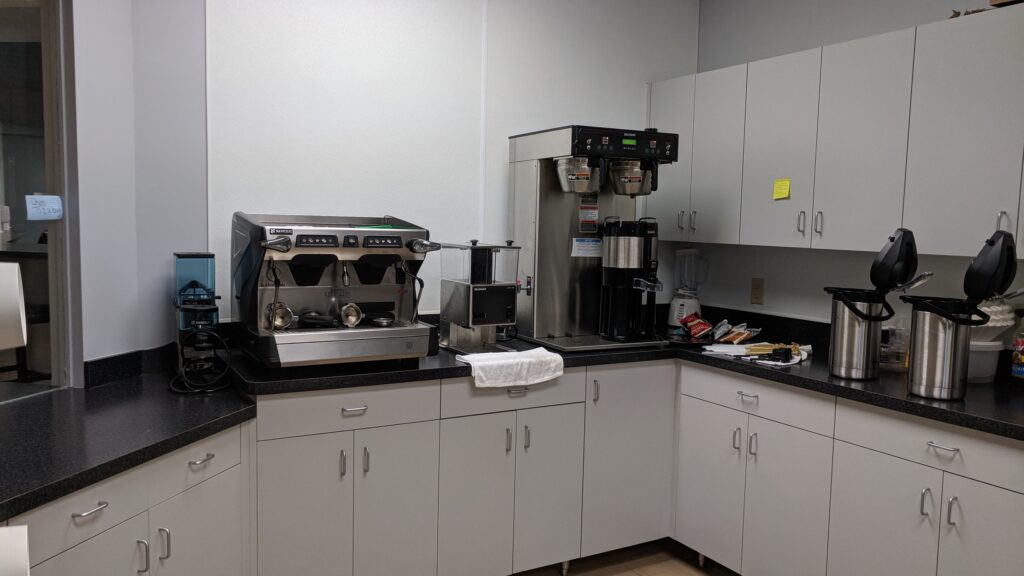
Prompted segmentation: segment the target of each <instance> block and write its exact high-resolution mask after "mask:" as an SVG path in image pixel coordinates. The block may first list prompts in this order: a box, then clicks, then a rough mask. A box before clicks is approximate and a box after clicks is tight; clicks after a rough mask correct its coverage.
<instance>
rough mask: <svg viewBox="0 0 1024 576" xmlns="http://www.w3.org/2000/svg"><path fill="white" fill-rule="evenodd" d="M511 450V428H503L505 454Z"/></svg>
mask: <svg viewBox="0 0 1024 576" xmlns="http://www.w3.org/2000/svg"><path fill="white" fill-rule="evenodd" d="M511 451H512V429H511V428H505V454H508V453H509V452H511Z"/></svg>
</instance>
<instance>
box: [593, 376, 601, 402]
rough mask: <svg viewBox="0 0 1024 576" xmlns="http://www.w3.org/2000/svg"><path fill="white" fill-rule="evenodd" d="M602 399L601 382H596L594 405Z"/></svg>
mask: <svg viewBox="0 0 1024 576" xmlns="http://www.w3.org/2000/svg"><path fill="white" fill-rule="evenodd" d="M600 399H601V382H600V380H597V379H595V380H594V404H597V401H598V400H600Z"/></svg>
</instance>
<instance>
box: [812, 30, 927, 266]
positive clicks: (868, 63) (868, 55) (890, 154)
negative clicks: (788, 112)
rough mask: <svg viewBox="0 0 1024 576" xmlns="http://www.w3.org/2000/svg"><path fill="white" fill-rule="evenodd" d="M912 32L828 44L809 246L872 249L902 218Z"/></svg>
mask: <svg viewBox="0 0 1024 576" xmlns="http://www.w3.org/2000/svg"><path fill="white" fill-rule="evenodd" d="M913 69H914V29H913V28H910V29H906V30H898V31H896V32H891V33H888V34H882V35H879V36H871V37H869V38H862V39H860V40H853V41H851V42H844V43H842V44H833V45H831V46H825V48H824V49H823V51H822V55H821V99H820V104H819V106H820V110H819V113H818V152H817V162H816V168H815V179H814V214H813V217H812V218H811V231H812V232H811V245H812V246H813V247H815V248H830V249H834V250H865V251H875V250H878V247H879V246H881V245H882V244H883V243H884V242H885V238H886V237H887V236H888V235H889V234H891V233H892V231H893V230H895V229H896V228H899V227H900V224H901V222H902V221H903V181H904V177H905V175H906V159H907V126H908V122H909V118H910V83H911V78H912V77H913Z"/></svg>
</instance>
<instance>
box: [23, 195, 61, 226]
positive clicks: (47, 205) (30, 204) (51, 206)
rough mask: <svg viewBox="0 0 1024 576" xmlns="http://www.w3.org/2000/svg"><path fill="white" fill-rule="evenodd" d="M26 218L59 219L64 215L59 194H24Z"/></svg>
mask: <svg viewBox="0 0 1024 576" xmlns="http://www.w3.org/2000/svg"><path fill="white" fill-rule="evenodd" d="M25 211H26V212H27V214H26V216H25V217H26V219H28V220H60V219H61V218H63V217H64V201H63V200H62V199H61V197H60V196H47V195H44V194H32V195H31V196H25Z"/></svg>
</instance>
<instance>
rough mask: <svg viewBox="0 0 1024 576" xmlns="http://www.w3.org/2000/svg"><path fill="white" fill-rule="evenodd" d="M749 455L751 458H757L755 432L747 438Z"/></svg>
mask: <svg viewBox="0 0 1024 576" xmlns="http://www.w3.org/2000/svg"><path fill="white" fill-rule="evenodd" d="M747 453H748V454H750V455H751V456H757V432H754V433H753V434H751V435H750V436H749V437H748V438H747Z"/></svg>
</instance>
